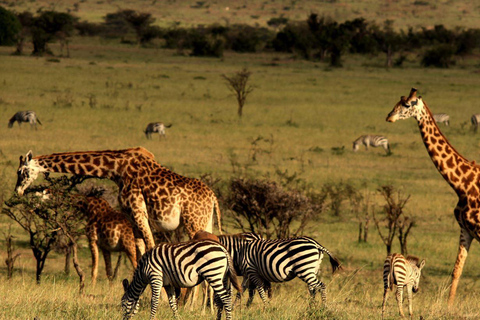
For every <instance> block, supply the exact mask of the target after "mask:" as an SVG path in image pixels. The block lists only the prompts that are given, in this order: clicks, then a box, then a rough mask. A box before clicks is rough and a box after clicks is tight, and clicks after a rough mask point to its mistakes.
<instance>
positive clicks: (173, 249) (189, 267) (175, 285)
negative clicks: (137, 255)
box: [122, 240, 241, 319]
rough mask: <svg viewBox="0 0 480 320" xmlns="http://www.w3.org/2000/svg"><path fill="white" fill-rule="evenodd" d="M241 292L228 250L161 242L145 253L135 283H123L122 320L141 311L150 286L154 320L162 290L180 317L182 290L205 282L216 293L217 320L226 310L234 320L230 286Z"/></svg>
mask: <svg viewBox="0 0 480 320" xmlns="http://www.w3.org/2000/svg"><path fill="white" fill-rule="evenodd" d="M229 279H230V281H231V282H232V284H233V286H234V287H235V288H236V289H237V290H241V287H240V284H239V283H238V280H237V277H236V275H235V270H234V268H233V264H232V259H231V258H230V255H229V254H228V252H227V250H226V249H225V248H224V247H223V246H222V245H221V244H219V243H218V242H216V241H212V240H197V241H190V242H183V243H177V244H169V243H161V244H159V245H158V246H157V247H155V248H153V249H152V250H150V251H148V252H146V253H145V254H144V255H143V256H142V258H141V259H140V262H139V263H138V266H137V269H136V270H135V273H134V275H133V280H132V283H130V284H129V283H128V280H127V279H124V280H123V287H124V289H125V294H124V295H123V297H122V310H123V319H130V318H131V317H132V316H133V315H134V314H135V313H137V311H138V299H139V298H140V295H141V294H142V293H143V291H144V290H145V288H146V287H147V285H148V284H150V285H151V288H152V300H151V301H152V302H151V303H152V306H151V311H150V319H153V318H155V314H156V312H157V306H158V300H159V297H160V290H161V289H162V287H164V288H165V291H166V292H167V296H168V301H169V304H170V308H171V309H172V311H173V315H174V316H175V317H177V316H178V310H177V299H176V296H177V295H178V294H179V291H180V288H189V287H194V286H196V285H198V284H199V283H201V282H202V281H203V280H206V281H207V282H208V284H209V285H210V286H211V287H212V288H213V291H214V292H215V304H216V306H217V308H218V312H217V319H221V317H222V310H223V309H225V314H226V319H231V318H232V315H231V312H232V297H231V291H230V283H229V281H228V280H229Z"/></svg>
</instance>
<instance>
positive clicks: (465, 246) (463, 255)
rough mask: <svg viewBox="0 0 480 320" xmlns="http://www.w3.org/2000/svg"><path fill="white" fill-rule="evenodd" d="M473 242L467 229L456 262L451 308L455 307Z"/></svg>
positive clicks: (453, 274)
mask: <svg viewBox="0 0 480 320" xmlns="http://www.w3.org/2000/svg"><path fill="white" fill-rule="evenodd" d="M472 240H473V238H472V236H470V235H469V234H468V232H467V231H466V230H465V229H462V230H461V232H460V245H459V247H458V254H457V261H456V262H455V267H454V268H453V272H452V286H451V287H450V294H449V296H448V306H449V307H451V306H452V305H453V301H454V300H455V294H456V292H457V287H458V282H459V281H460V276H461V275H462V271H463V266H464V265H465V261H466V260H467V255H468V250H469V249H470V245H471V244H472Z"/></svg>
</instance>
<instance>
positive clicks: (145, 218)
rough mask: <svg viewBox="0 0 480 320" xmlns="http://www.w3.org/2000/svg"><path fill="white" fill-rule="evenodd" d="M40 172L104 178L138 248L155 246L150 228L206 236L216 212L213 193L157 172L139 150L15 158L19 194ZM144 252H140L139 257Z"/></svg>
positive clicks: (190, 180) (159, 169)
mask: <svg viewBox="0 0 480 320" xmlns="http://www.w3.org/2000/svg"><path fill="white" fill-rule="evenodd" d="M41 172H61V173H71V174H76V175H86V176H95V177H102V178H109V179H111V180H112V181H114V182H115V183H116V184H117V185H118V187H119V196H118V197H119V202H120V204H121V206H122V208H123V211H124V212H125V213H126V214H127V215H128V217H129V218H130V220H131V221H132V222H133V223H132V225H133V227H134V233H135V238H136V239H135V241H136V242H137V248H141V247H142V243H141V241H143V240H144V241H145V244H146V247H147V248H146V249H147V250H150V249H152V248H153V247H154V246H155V242H154V240H153V236H152V231H151V229H150V227H152V228H155V229H158V230H159V231H172V230H175V229H176V228H178V227H179V226H180V225H183V226H184V229H185V231H186V232H187V234H188V236H189V237H190V238H193V236H194V235H195V233H196V232H197V231H199V230H206V231H209V232H211V231H212V225H213V213H214V211H216V213H217V221H218V228H219V231H220V233H221V224H220V220H221V217H220V210H219V206H218V201H217V198H216V197H215V194H214V193H213V191H212V190H211V189H210V188H209V187H208V186H206V185H205V184H204V183H203V182H201V181H199V180H197V179H193V178H187V177H184V176H181V175H179V174H177V173H175V172H173V171H171V170H169V169H167V168H165V167H162V166H161V165H160V164H159V163H157V162H156V161H155V159H154V158H153V154H152V153H150V152H149V151H148V150H146V149H145V148H142V147H138V148H131V149H125V150H105V151H84V152H65V153H54V154H51V155H43V156H37V157H33V156H32V152H31V151H29V152H28V153H27V155H26V157H25V159H24V158H23V156H20V166H19V168H18V171H17V175H18V179H17V184H16V187H15V190H16V191H17V193H18V194H19V195H23V193H24V191H25V189H26V188H28V186H29V185H30V184H31V183H32V182H33V181H34V180H35V179H36V178H37V176H38V174H39V173H41ZM141 253H143V252H141Z"/></svg>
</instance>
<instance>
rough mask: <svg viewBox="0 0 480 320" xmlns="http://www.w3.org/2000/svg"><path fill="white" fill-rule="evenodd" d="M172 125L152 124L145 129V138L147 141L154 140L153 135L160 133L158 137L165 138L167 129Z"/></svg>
mask: <svg viewBox="0 0 480 320" xmlns="http://www.w3.org/2000/svg"><path fill="white" fill-rule="evenodd" d="M171 126H172V124H169V125H164V124H163V123H162V122H151V123H149V124H148V125H147V127H146V128H145V131H144V132H145V136H146V137H147V139H151V138H152V133H158V137H159V138H161V137H162V136H163V137H164V138H165V128H170V127H171Z"/></svg>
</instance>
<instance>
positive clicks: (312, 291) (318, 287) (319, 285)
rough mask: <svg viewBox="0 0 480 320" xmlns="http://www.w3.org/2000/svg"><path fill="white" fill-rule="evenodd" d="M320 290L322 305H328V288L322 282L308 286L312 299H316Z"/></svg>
mask: <svg viewBox="0 0 480 320" xmlns="http://www.w3.org/2000/svg"><path fill="white" fill-rule="evenodd" d="M318 290H320V294H321V295H322V303H323V304H326V303H327V287H326V286H325V284H324V283H323V282H322V281H319V280H318V281H317V282H316V283H314V284H311V285H310V284H309V285H308V291H309V292H310V296H311V297H312V299H315V295H316V293H317V291H318Z"/></svg>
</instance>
